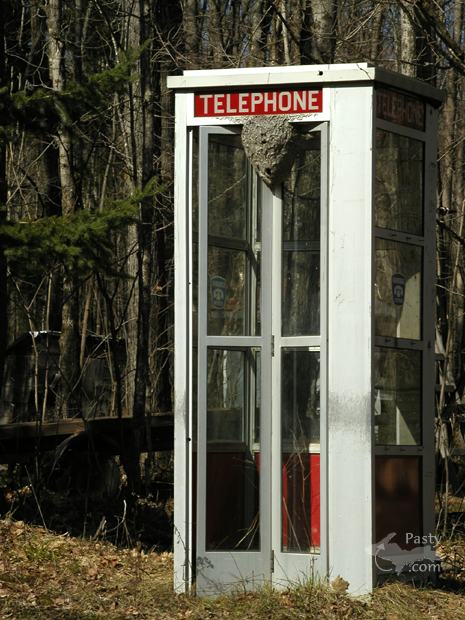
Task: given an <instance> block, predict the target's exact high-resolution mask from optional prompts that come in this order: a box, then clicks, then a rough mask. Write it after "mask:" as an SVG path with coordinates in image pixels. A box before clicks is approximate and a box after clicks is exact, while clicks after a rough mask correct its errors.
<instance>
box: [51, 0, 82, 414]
mask: <svg viewBox="0 0 465 620" xmlns="http://www.w3.org/2000/svg"><path fill="white" fill-rule="evenodd" d="M61 5H62V3H61V0H49V3H48V6H47V26H48V33H49V39H48V54H49V71H50V80H51V83H52V88H53V89H54V90H56V91H58V92H60V91H62V90H64V87H65V71H64V52H65V50H64V43H63V36H64V30H63V28H62V17H61ZM57 143H58V170H59V178H60V190H61V194H60V203H61V212H62V214H63V215H71V214H72V213H74V212H75V210H76V205H77V195H76V187H75V181H74V177H73V163H74V162H73V143H72V139H71V134H70V132H69V130H68V129H67V128H66V127H61V128H60V129H59V130H58V133H57ZM59 367H60V387H59V394H58V398H57V412H58V415H59V416H60V417H63V418H70V417H75V416H77V415H79V414H80V413H81V411H80V398H79V378H80V367H79V295H78V287H77V283H76V281H75V278H73V277H72V276H71V275H70V274H68V273H66V272H65V273H64V275H63V306H62V314H61V336H60V360H59Z"/></svg>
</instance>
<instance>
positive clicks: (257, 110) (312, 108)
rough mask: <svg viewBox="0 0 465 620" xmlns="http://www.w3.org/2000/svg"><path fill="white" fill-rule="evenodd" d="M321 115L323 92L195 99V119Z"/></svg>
mask: <svg viewBox="0 0 465 620" xmlns="http://www.w3.org/2000/svg"><path fill="white" fill-rule="evenodd" d="M322 111H323V91H322V90H321V89H318V90H280V91H269V90H268V91H263V90H261V91H255V92H254V91H252V92H234V93H200V94H196V95H195V99H194V116H257V115H264V114H315V113H320V112H322Z"/></svg>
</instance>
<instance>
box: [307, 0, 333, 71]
mask: <svg viewBox="0 0 465 620" xmlns="http://www.w3.org/2000/svg"><path fill="white" fill-rule="evenodd" d="M311 10H312V13H313V30H312V43H311V49H312V60H313V62H315V63H331V62H333V61H334V51H335V48H336V15H337V2H336V0H316V1H313V2H312V3H311Z"/></svg>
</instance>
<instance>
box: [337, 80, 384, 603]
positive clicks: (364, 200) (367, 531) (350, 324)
mask: <svg viewBox="0 0 465 620" xmlns="http://www.w3.org/2000/svg"><path fill="white" fill-rule="evenodd" d="M372 136H373V89H372V88H371V87H365V88H357V87H339V88H335V89H334V90H333V91H332V96H331V123H330V164H329V166H330V169H329V226H328V235H329V238H328V247H329V257H328V263H329V264H328V274H329V282H328V290H329V303H328V309H329V311H328V312H329V315H328V319H329V320H328V339H329V340H328V489H327V492H328V500H329V505H328V537H329V540H328V550H329V578H330V580H332V579H334V578H335V577H337V576H341V577H342V578H343V579H345V580H346V581H348V582H349V592H351V593H353V594H358V595H361V594H364V593H366V592H370V591H371V589H372V586H373V570H372V558H371V555H370V553H369V550H370V548H371V544H372V423H371V367H372V363H371V362H372V360H371V358H372V316H371V310H372V308H371V290H372V284H371V283H372Z"/></svg>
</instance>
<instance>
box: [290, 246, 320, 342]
mask: <svg viewBox="0 0 465 620" xmlns="http://www.w3.org/2000/svg"><path fill="white" fill-rule="evenodd" d="M281 322H282V335H283V336H305V335H314V334H319V332H320V254H319V253H313V252H305V251H293V250H284V251H283V256H282V309H281Z"/></svg>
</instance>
